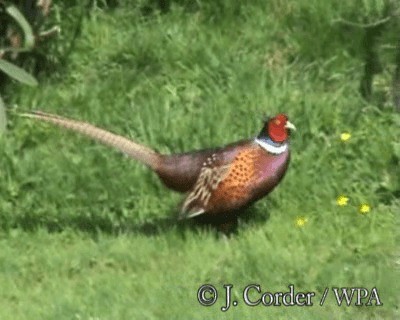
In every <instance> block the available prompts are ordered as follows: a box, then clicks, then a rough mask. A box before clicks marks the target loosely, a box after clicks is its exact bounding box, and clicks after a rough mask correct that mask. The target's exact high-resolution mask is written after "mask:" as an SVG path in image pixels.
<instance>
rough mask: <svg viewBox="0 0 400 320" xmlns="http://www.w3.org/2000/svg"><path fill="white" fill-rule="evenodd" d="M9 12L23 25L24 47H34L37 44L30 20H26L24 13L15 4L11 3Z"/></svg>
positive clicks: (7, 9) (8, 8)
mask: <svg viewBox="0 0 400 320" xmlns="http://www.w3.org/2000/svg"><path fill="white" fill-rule="evenodd" d="M6 11H7V13H8V14H9V15H10V16H11V17H13V18H14V19H15V20H16V21H17V22H18V24H19V25H20V26H21V28H22V31H23V32H24V39H25V43H24V47H25V48H26V49H32V48H33V46H34V45H35V36H34V35H33V31H32V27H31V25H30V24H29V22H28V21H26V19H25V17H24V15H23V14H22V13H21V11H19V10H18V9H17V7H15V6H14V5H9V6H8V7H7V8H6Z"/></svg>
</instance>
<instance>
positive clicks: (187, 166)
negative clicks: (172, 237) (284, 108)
mask: <svg viewBox="0 0 400 320" xmlns="http://www.w3.org/2000/svg"><path fill="white" fill-rule="evenodd" d="M23 116H25V117H29V118H35V119H39V120H43V121H46V122H50V123H53V124H55V125H58V126H61V127H64V128H67V129H70V130H72V131H76V132H79V133H81V134H84V135H86V136H89V137H91V138H93V139H95V140H97V141H100V142H102V143H104V144H106V145H109V146H111V147H114V148H116V149H118V150H120V151H122V152H124V153H126V154H127V155H128V156H130V157H132V158H134V159H136V160H139V161H140V162H142V163H144V164H145V165H146V166H148V167H149V168H150V169H152V170H153V171H154V172H156V173H157V175H158V176H159V178H160V179H161V181H162V182H163V183H164V184H165V185H166V186H167V187H168V188H170V189H172V190H175V191H178V192H186V193H187V196H186V198H185V200H184V202H183V204H182V207H181V212H180V216H179V218H180V219H187V218H195V219H197V220H200V221H204V222H207V223H211V224H213V225H216V226H217V227H218V228H219V229H220V230H222V231H228V230H230V229H231V228H232V226H233V225H236V224H237V218H238V216H239V214H240V213H241V212H242V211H243V209H245V208H246V207H248V206H249V205H251V204H252V203H254V202H255V201H257V200H259V199H260V198H262V197H264V196H266V195H267V194H268V193H269V192H271V191H272V190H273V189H274V188H275V186H276V185H277V184H278V183H279V182H280V181H281V179H282V178H283V176H284V175H285V172H286V170H287V167H288V164H289V158H290V154H289V129H295V126H294V125H293V124H292V123H291V122H289V120H288V117H287V116H286V115H285V114H278V115H276V116H275V117H273V118H269V119H268V120H266V121H265V123H264V125H263V128H262V130H261V132H260V133H259V135H258V136H257V137H256V138H253V139H247V140H241V141H238V142H235V143H232V144H229V145H227V146H225V147H220V148H213V149H204V150H200V151H194V152H188V153H181V154H171V155H165V154H160V153H158V152H156V151H154V150H152V149H149V148H147V147H145V146H143V145H140V144H138V143H136V142H134V141H132V140H129V139H127V138H124V137H122V136H119V135H116V134H114V133H111V132H109V131H106V130H103V129H100V128H98V127H95V126H93V125H91V124H89V123H86V122H82V121H76V120H72V119H67V118H64V117H60V116H57V115H53V114H48V113H44V112H33V113H25V114H23Z"/></svg>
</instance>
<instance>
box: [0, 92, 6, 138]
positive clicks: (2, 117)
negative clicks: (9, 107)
mask: <svg viewBox="0 0 400 320" xmlns="http://www.w3.org/2000/svg"><path fill="white" fill-rule="evenodd" d="M6 122H7V121H6V110H5V107H4V102H3V99H2V98H1V96H0V134H2V133H3V132H4V131H6Z"/></svg>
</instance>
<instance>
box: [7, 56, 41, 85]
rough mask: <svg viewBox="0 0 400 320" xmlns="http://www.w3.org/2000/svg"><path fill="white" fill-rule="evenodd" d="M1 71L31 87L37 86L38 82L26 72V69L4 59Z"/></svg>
mask: <svg viewBox="0 0 400 320" xmlns="http://www.w3.org/2000/svg"><path fill="white" fill-rule="evenodd" d="M0 70H1V71H3V72H4V73H6V74H7V75H9V76H10V77H11V78H13V79H15V80H18V81H19V82H22V83H25V84H27V85H29V86H37V84H38V82H37V80H36V79H35V78H34V77H33V76H32V75H30V74H29V73H28V72H26V71H25V70H24V69H21V68H20V67H18V66H16V65H15V64H12V63H10V62H8V61H6V60H4V59H0Z"/></svg>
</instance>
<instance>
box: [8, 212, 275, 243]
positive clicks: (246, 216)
mask: <svg viewBox="0 0 400 320" xmlns="http://www.w3.org/2000/svg"><path fill="white" fill-rule="evenodd" d="M268 220H269V214H265V212H263V213H261V211H260V210H259V209H257V208H256V207H250V208H248V209H245V210H244V211H243V212H242V213H241V215H240V219H239V227H238V228H234V229H233V230H231V232H229V234H228V235H229V236H233V235H236V234H238V233H239V231H240V230H241V229H244V228H248V227H251V226H254V225H261V224H264V223H266V222H267V221H268ZM13 227H16V228H21V229H22V230H24V231H26V232H35V231H36V230H38V229H45V230H47V231H48V232H50V233H57V232H62V231H63V230H66V229H73V230H77V231H80V232H83V233H87V234H90V235H91V236H94V237H96V236H97V235H98V234H100V233H104V234H109V235H119V234H141V235H145V236H148V237H151V236H155V235H159V234H164V233H167V232H170V231H173V230H175V232H177V233H178V234H180V235H181V236H182V237H183V238H184V237H185V234H187V231H190V232H193V233H197V232H204V231H208V232H210V233H214V234H217V233H218V232H217V229H216V228H215V227H213V226H212V225H210V224H209V223H201V222H198V221H195V220H193V219H189V220H178V219H177V217H176V213H170V214H169V215H168V216H166V217H161V218H153V219H150V220H149V221H145V222H139V223H138V222H137V221H135V219H134V218H133V217H132V218H129V219H124V220H123V221H122V220H120V223H119V222H116V221H112V219H110V218H109V217H104V216H103V217H102V216H99V217H95V216H83V215H81V216H76V217H67V218H61V219H59V218H58V219H57V220H46V219H43V217H34V216H29V215H26V216H21V217H16V218H15V220H14V221H13V226H12V227H11V228H13Z"/></svg>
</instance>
